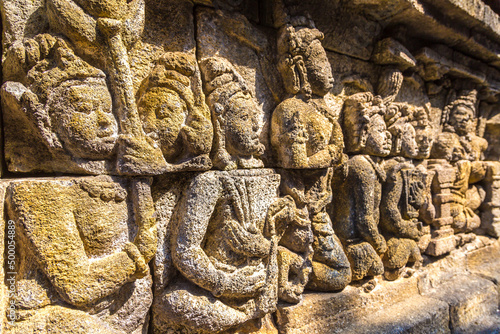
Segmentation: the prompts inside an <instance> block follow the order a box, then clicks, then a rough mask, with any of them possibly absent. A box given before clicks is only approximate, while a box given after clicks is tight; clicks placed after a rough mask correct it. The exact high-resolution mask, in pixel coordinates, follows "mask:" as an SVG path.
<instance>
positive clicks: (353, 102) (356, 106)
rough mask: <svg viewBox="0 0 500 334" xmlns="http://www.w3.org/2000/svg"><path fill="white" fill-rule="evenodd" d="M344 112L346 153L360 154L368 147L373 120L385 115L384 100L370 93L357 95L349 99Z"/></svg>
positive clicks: (345, 103)
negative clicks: (375, 117)
mask: <svg viewBox="0 0 500 334" xmlns="http://www.w3.org/2000/svg"><path fill="white" fill-rule="evenodd" d="M343 111H344V115H343V123H344V139H345V143H346V151H347V152H348V153H359V152H360V151H362V149H363V148H364V147H365V145H366V139H367V134H368V131H369V129H370V128H369V127H370V123H371V120H372V118H373V117H374V116H375V115H384V114H385V106H384V105H383V103H382V98H381V97H380V96H373V94H372V93H369V92H365V93H357V94H354V95H351V96H350V97H348V98H347V100H346V101H345V102H344V109H343Z"/></svg>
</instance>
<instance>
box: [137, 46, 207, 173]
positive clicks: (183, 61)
mask: <svg viewBox="0 0 500 334" xmlns="http://www.w3.org/2000/svg"><path fill="white" fill-rule="evenodd" d="M197 74H198V72H197V65H196V59H195V58H194V57H193V56H191V55H188V54H185V53H180V52H170V53H167V54H165V55H164V56H163V57H162V58H161V59H160V61H159V63H158V65H157V66H156V67H155V68H154V70H153V72H152V73H151V75H150V76H149V77H148V78H147V80H146V82H145V83H143V88H142V90H143V91H144V93H142V94H140V96H141V97H140V99H139V100H138V108H139V115H140V117H141V121H142V124H143V127H144V131H145V132H146V134H147V135H148V136H149V137H150V138H152V139H153V140H154V141H155V142H157V143H158V146H159V147H160V148H161V151H162V153H163V156H164V157H165V160H166V162H167V163H168V164H169V166H167V167H166V171H177V170H206V169H210V167H211V166H212V164H211V161H210V158H209V154H210V150H211V148H212V139H213V130H212V122H211V120H210V111H209V109H208V106H207V105H206V104H205V95H204V94H203V92H202V91H201V87H199V85H198V86H197V85H196V84H195V83H196V82H197V79H198V76H197Z"/></svg>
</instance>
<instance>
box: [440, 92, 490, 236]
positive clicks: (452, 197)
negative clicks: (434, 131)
mask: <svg viewBox="0 0 500 334" xmlns="http://www.w3.org/2000/svg"><path fill="white" fill-rule="evenodd" d="M475 104H476V91H472V92H470V93H469V94H468V95H466V96H461V97H459V98H457V99H456V100H455V101H453V102H452V103H451V104H450V105H448V106H447V107H446V108H445V110H444V112H443V120H442V121H443V132H442V133H440V134H439V135H438V136H437V138H436V140H435V141H434V144H433V146H432V151H431V158H433V159H439V160H435V161H434V168H436V173H437V174H436V177H437V179H436V181H437V184H436V185H435V189H434V192H435V193H436V194H439V193H442V192H443V191H444V190H443V189H441V185H442V184H446V183H451V186H450V187H448V188H447V189H446V192H449V196H447V197H446V198H447V200H445V202H443V201H441V202H443V203H439V206H442V205H447V206H449V210H448V209H447V210H445V211H446V212H449V214H450V216H451V217H449V218H450V219H451V220H452V221H451V224H450V225H451V227H452V228H453V229H454V231H455V232H471V231H472V230H474V229H475V228H477V227H479V225H480V224H481V220H480V218H479V217H478V216H477V214H476V213H475V212H474V211H475V210H476V209H478V207H479V206H480V205H481V202H482V199H481V198H482V197H483V196H482V193H483V190H482V189H481V188H480V186H478V185H472V184H474V183H476V182H478V181H481V180H482V179H483V178H484V176H485V174H486V169H487V167H486V165H485V164H484V163H483V162H482V161H480V160H481V159H482V158H483V153H484V151H485V150H486V148H487V145H488V143H487V142H486V140H485V139H483V138H481V137H479V136H477V135H476V134H475V131H476V124H477V120H476V115H475V114H476V113H475V110H476V107H475ZM446 161H448V162H451V163H452V166H449V165H448V164H447V163H446ZM445 179H446V180H448V181H447V182H445V181H444V180H445ZM440 180H441V181H440ZM470 185H472V186H470ZM441 196H442V195H441ZM443 212H444V211H443ZM446 219H447V217H438V219H437V220H436V222H437V225H438V226H436V227H440V226H439V225H441V223H440V222H443V221H446Z"/></svg>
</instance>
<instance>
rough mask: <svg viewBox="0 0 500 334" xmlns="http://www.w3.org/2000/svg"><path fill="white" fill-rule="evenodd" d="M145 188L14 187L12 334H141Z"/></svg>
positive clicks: (140, 183)
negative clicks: (15, 254) (15, 253)
mask: <svg viewBox="0 0 500 334" xmlns="http://www.w3.org/2000/svg"><path fill="white" fill-rule="evenodd" d="M150 182H151V181H150V180H147V179H134V180H125V179H117V178H111V177H107V176H105V177H95V178H73V179H59V180H38V181H20V182H14V183H12V184H11V186H10V187H9V189H8V195H7V207H8V213H9V217H10V218H11V219H12V220H13V221H15V222H17V225H16V233H17V237H18V243H17V245H18V252H19V257H18V261H17V267H16V272H17V276H16V282H17V293H16V294H15V296H14V299H13V300H12V302H14V303H15V305H16V310H17V311H18V315H19V318H18V319H17V321H16V322H15V324H14V325H13V326H10V327H9V330H8V332H10V333H35V332H40V331H41V332H44V333H45V332H47V333H48V332H50V333H70V332H71V333H92V332H99V333H135V334H138V333H143V332H144V330H146V328H147V323H148V322H147V318H148V310H149V306H150V305H151V302H152V291H151V284H152V282H151V277H150V275H149V267H148V265H147V263H148V262H149V260H150V259H151V258H152V257H153V255H154V253H155V249H156V223H155V218H153V213H154V208H153V202H152V199H151V194H150Z"/></svg>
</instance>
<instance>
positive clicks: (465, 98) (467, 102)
mask: <svg viewBox="0 0 500 334" xmlns="http://www.w3.org/2000/svg"><path fill="white" fill-rule="evenodd" d="M460 105H462V106H465V107H467V108H469V109H471V110H472V111H473V112H474V115H475V114H476V105H477V90H475V89H473V90H471V91H470V92H469V93H468V94H465V95H462V96H460V97H458V98H457V99H455V101H453V102H451V103H450V104H448V105H447V106H446V107H445V108H444V110H443V115H442V116H441V124H442V125H443V127H444V130H446V131H451V132H453V129H452V128H451V127H450V126H449V124H448V121H449V120H450V116H451V114H452V113H453V111H454V109H455V108H456V107H458V106H460Z"/></svg>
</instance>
